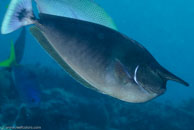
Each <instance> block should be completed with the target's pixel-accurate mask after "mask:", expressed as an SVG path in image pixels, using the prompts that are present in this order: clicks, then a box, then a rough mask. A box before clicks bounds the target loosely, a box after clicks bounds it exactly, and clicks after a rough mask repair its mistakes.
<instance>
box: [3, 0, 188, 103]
mask: <svg viewBox="0 0 194 130" xmlns="http://www.w3.org/2000/svg"><path fill="white" fill-rule="evenodd" d="M30 24H33V25H34V26H33V27H31V29H30V30H31V33H32V35H33V36H34V37H35V38H36V39H37V41H38V42H39V43H40V44H41V45H42V46H43V48H44V49H45V50H46V51H47V52H48V53H49V54H50V55H51V56H52V57H53V58H54V59H55V60H56V61H57V62H58V63H59V64H60V65H61V66H62V67H63V69H64V70H65V71H67V72H68V73H69V74H70V75H71V76H72V77H73V78H74V79H76V80H77V81H79V82H80V83H81V84H83V85H84V86H86V87H89V88H92V89H94V90H96V91H98V92H100V93H103V94H107V95H110V96H112V97H115V98H117V99H120V100H123V101H126V102H133V103H140V102H146V101H149V100H151V99H153V98H156V97H158V96H160V95H161V94H163V93H164V92H165V90H166V83H167V81H168V80H174V81H177V82H179V83H182V84H184V85H186V86H189V84H188V83H187V82H185V81H184V80H182V79H180V78H179V77H177V76H175V75H174V74H172V73H170V72H169V71H167V70H166V69H165V68H163V67H162V66H161V65H160V64H159V63H158V62H157V61H156V60H155V58H154V57H153V56H152V55H151V54H150V53H149V52H148V51H147V50H146V49H145V48H144V47H143V46H142V45H141V44H139V43H138V42H137V41H134V40H132V39H130V38H129V37H127V36H126V35H123V34H121V33H120V32H118V31H116V30H115V29H112V28H110V27H106V26H104V25H101V24H97V23H94V22H88V21H83V20H79V19H74V18H69V17H63V16H56V15H50V14H45V13H41V12H40V13H39V19H38V18H36V17H35V16H34V15H33V8H32V2H31V1H30V0H12V1H11V3H10V5H9V8H8V10H7V13H6V15H5V18H4V21H3V24H2V28H1V32H2V33H3V34H7V33H10V32H13V31H14V30H16V29H18V28H20V27H22V26H25V25H30Z"/></svg>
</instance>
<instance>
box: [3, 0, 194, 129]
mask: <svg viewBox="0 0 194 130" xmlns="http://www.w3.org/2000/svg"><path fill="white" fill-rule="evenodd" d="M8 3H9V0H2V1H0V22H2V19H3V16H4V14H5V11H6V6H7V5H8ZM97 3H98V4H99V5H101V6H102V7H103V8H105V10H106V11H107V12H108V13H109V14H110V15H111V17H113V20H114V21H115V23H116V25H117V27H118V29H119V31H120V32H122V33H124V34H126V35H128V36H129V37H131V38H133V39H135V40H137V41H139V42H140V43H141V44H142V45H144V46H145V47H146V48H147V49H148V50H149V51H150V52H151V54H152V55H153V56H154V57H155V58H156V59H157V61H159V63H160V64H162V65H163V66H164V67H165V68H167V69H168V70H170V71H171V72H173V73H174V74H176V75H178V76H179V77H181V78H183V79H184V80H186V81H187V82H188V83H189V84H190V87H189V88H188V87H184V86H182V85H180V84H178V83H175V82H171V81H169V82H168V84H167V91H166V93H165V94H164V95H162V96H160V97H158V98H156V99H154V100H152V101H150V102H148V103H143V104H132V103H126V102H122V101H119V100H117V99H114V98H112V97H109V96H107V95H103V94H100V93H97V92H95V91H93V90H90V89H88V88H85V87H83V86H82V85H80V84H79V83H77V82H76V81H75V80H73V79H72V78H71V77H70V76H68V75H67V74H66V73H65V72H64V71H63V70H62V69H61V68H60V67H59V66H58V65H57V64H56V62H55V61H54V60H53V59H51V58H50V57H49V56H48V54H47V53H46V52H45V51H44V50H43V49H42V48H41V47H40V45H39V44H38V43H37V42H36V41H35V40H34V38H33V37H32V36H31V34H30V33H29V31H27V32H28V34H27V44H26V48H25V55H24V58H23V60H22V63H21V64H22V65H25V66H26V67H27V68H29V70H32V71H33V72H34V73H35V74H36V76H37V79H38V82H39V84H40V93H41V102H40V105H39V106H37V107H35V108H30V107H28V106H24V107H20V106H21V99H20V98H19V96H18V93H17V92H16V91H15V90H14V87H13V83H12V80H11V74H10V72H8V71H6V70H3V69H2V70H1V71H0V126H1V127H2V130H3V127H4V126H5V127H6V126H12V125H13V123H14V122H15V123H16V126H41V129H43V130H142V129H145V130H172V129H174V130H193V129H194V124H193V122H194V86H193V84H194V69H193V66H194V60H193V57H194V37H193V35H194V17H193V16H194V8H193V6H194V1H192V0H187V1H183V0H157V1H156V0H141V1H138V0H122V1H118V0H98V1H97ZM20 31H21V30H18V31H16V32H14V33H12V34H8V35H0V41H1V42H0V43H1V44H0V60H1V61H2V60H5V59H6V58H7V57H8V56H9V51H10V39H13V40H15V39H16V38H17V37H18V35H19V32H20ZM19 108H21V109H20V110H19ZM19 111H20V112H19Z"/></svg>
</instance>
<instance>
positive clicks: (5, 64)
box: [0, 41, 16, 68]
mask: <svg viewBox="0 0 194 130" xmlns="http://www.w3.org/2000/svg"><path fill="white" fill-rule="evenodd" d="M15 64H16V56H15V48H14V44H13V41H11V51H10V56H9V58H8V59H7V60H5V61H3V62H0V67H8V68H9V67H11V66H13V65H15Z"/></svg>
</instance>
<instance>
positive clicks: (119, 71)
mask: <svg viewBox="0 0 194 130" xmlns="http://www.w3.org/2000/svg"><path fill="white" fill-rule="evenodd" d="M115 74H116V76H117V78H118V79H119V80H120V82H122V83H124V84H126V83H128V82H132V81H133V78H132V76H131V74H130V73H129V71H128V70H127V68H126V67H125V66H124V65H123V64H122V63H121V62H120V61H119V60H118V59H116V60H115Z"/></svg>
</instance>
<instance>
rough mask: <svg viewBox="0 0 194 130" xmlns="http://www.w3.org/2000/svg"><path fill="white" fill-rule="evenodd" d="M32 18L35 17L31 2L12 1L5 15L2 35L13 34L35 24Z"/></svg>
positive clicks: (22, 0) (29, 0)
mask: <svg viewBox="0 0 194 130" xmlns="http://www.w3.org/2000/svg"><path fill="white" fill-rule="evenodd" d="M32 18H34V16H33V12H32V1H31V0H12V1H11V3H10V4H9V7H8V10H7V12H6V14H5V17H4V20H3V23H2V26H1V33H2V34H7V33H11V32H13V31H15V30H17V29H18V28H20V27H22V26H25V25H29V24H33V23H34V21H33V20H32Z"/></svg>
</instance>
